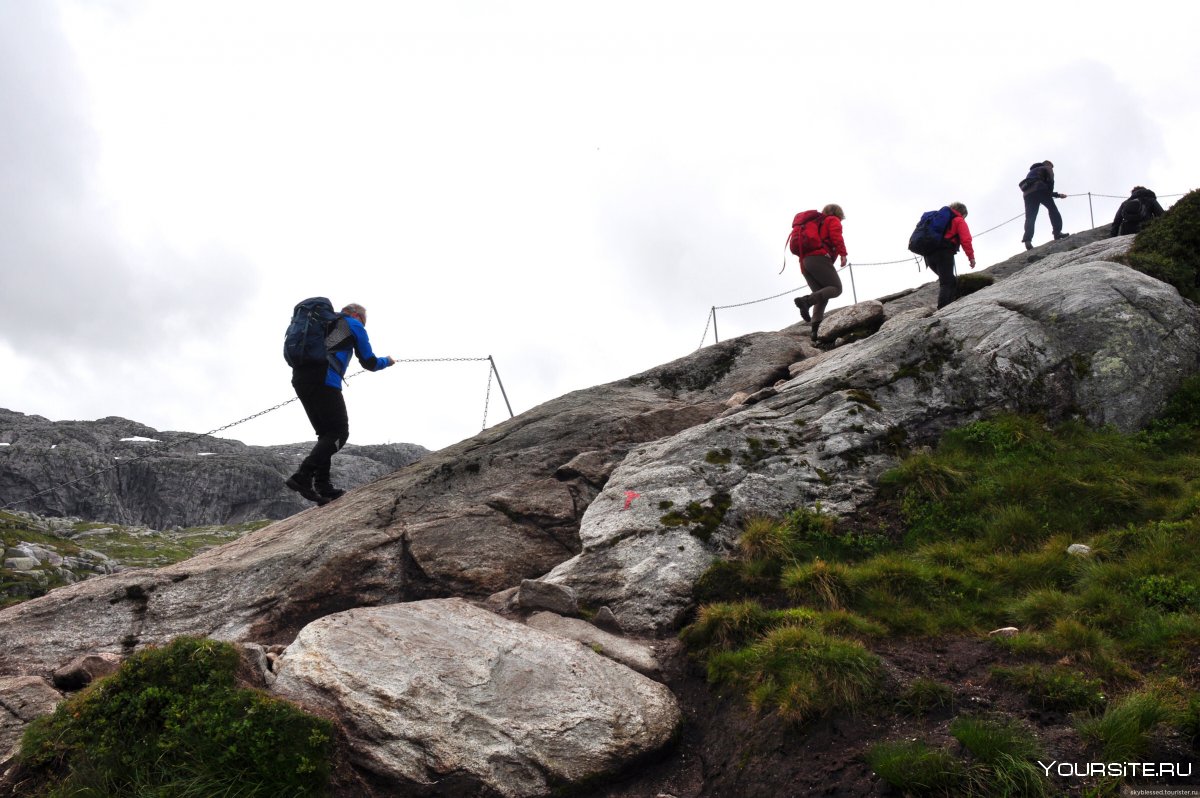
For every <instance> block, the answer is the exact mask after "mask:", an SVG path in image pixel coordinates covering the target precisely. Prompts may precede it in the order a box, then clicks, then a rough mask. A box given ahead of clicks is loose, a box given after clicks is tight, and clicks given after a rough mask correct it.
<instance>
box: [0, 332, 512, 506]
mask: <svg viewBox="0 0 1200 798" xmlns="http://www.w3.org/2000/svg"><path fill="white" fill-rule="evenodd" d="M484 360H486V361H487V362H488V382H487V393H486V395H485V396H484V400H483V426H484V427H485V428H486V427H487V416H488V404H489V402H490V399H491V394H492V375H493V374H495V375H496V382H497V383H498V384H499V385H500V391H501V393H504V384H503V383H501V382H500V374H499V372H498V371H496V361H495V360H493V359H492V356H491V355H488V356H487V357H419V358H395V362H396V363H464V362H471V363H478V362H481V361H484ZM365 372H366V369H360V370H358V371H356V372H354V373H353V374H349V375H347V376H345V377H343V381H344V382H349V381H350V380H352V379H354V378H355V377H357V376H358V375H359V374H364V373H365ZM298 401H300V399H299V397H296V396H293V397H292V398H291V399H287V400H285V401H282V402H280V403H279V404H277V405H274V406H272V407H268V408H267V409H266V410H260V411H258V412H257V413H254V414H253V415H249V416H246V417H245V418H240V419H238V420H237V421H232V422H230V423H228V424H226V425H225V426H223V427H217V428H216V429H214V430H210V431H208V432H199V433H195V434H193V435H187V436H185V437H183V438H180V439H179V440H177V441H174V442H172V443H169V444H166V445H165V446H160V447H156V448H155V450H154V451H153V452H147V453H145V454H141V455H138V456H136V457H131V458H130V459H128V460H124V461H122V462H119V463H114V464H113V465H111V466H108V467H107V468H100V469H97V470H95V471H92V472H90V473H88V474H84V475H82V476H79V477H76V478H75V479H71V480H68V481H66V482H60V483H58V484H56V485H53V486H51V487H49V488H46V489H45V490H41V491H38V492H37V493H34V494H31V495H29V496H25V497H24V498H21V499H15V500H13V501H10V502H8V503H6V504H3V505H0V510H7V509H9V508H10V507H15V506H17V505H18V504H25V503H27V502H31V501H33V500H34V499H39V498H41V497H42V496H45V495H47V494H49V493H53V492H54V491H56V490H61V489H62V488H67V487H70V486H71V485H75V484H78V483H80V482H84V481H86V480H89V479H92V478H93V477H98V476H100V475H102V474H107V473H109V472H110V471H116V470H117V469H119V468H121V467H122V466H129V465H132V464H133V463H137V462H139V461H142V460H148V459H150V458H152V457H159V456H161V455H162V453H163V452H165V451H169V450H171V449H174V448H176V447H178V446H182V445H183V444H185V443H191V442H193V441H197V440H200V439H201V438H210V437H212V436H214V435H216V434H217V433H220V432H224V431H225V430H228V429H232V428H233V427H236V426H238V425H239V424H245V423H246V422H247V421H253V420H254V419H256V418H260V417H262V416H265V415H267V414H268V413H273V412H275V411H276V410H278V409H280V408H281V407H286V406H288V405H290V404H291V403H292V402H298ZM504 402H505V404H506V405H508V414H509V417H510V418H511V417H512V415H513V412H512V405H509V404H508V394H507V393H505V394H504Z"/></svg>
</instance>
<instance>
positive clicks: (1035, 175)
mask: <svg viewBox="0 0 1200 798" xmlns="http://www.w3.org/2000/svg"><path fill="white" fill-rule="evenodd" d="M1018 186H1019V187H1020V189H1021V193H1022V194H1024V195H1025V236H1024V237H1023V238H1022V239H1021V243H1023V244H1024V245H1025V249H1033V224H1034V222H1036V221H1037V215H1038V207H1039V206H1041V205H1045V206H1046V213H1048V214H1050V226H1051V227H1052V228H1053V232H1054V240H1055V241H1057V240H1058V239H1060V238H1066V237H1067V236H1069V235H1070V233H1064V232H1063V231H1062V214H1060V213H1059V212H1058V206H1057V205H1055V204H1054V198H1055V197H1058V198H1059V199H1065V198H1066V196H1067V195H1066V194H1058V193H1056V192H1055V191H1054V164H1052V163H1050V162H1049V161H1042V162H1041V163H1035V164H1033V165H1032V166H1030V167H1029V174H1028V175H1026V176H1025V179H1024V180H1022V181H1021V182H1020V183H1019V184H1018Z"/></svg>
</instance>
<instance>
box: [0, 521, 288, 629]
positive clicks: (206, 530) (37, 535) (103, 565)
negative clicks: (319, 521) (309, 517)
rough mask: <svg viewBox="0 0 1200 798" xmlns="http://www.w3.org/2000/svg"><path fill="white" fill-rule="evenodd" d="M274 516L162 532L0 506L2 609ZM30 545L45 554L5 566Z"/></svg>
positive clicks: (160, 561) (199, 546) (199, 547)
mask: <svg viewBox="0 0 1200 798" xmlns="http://www.w3.org/2000/svg"><path fill="white" fill-rule="evenodd" d="M269 523H271V522H270V521H266V520H264V521H252V522H246V523H242V524H228V525H220V526H218V525H210V526H200V527H190V528H188V529H174V530H168V531H159V530H154V529H147V528H145V527H129V526H122V525H120V524H102V523H98V522H94V521H77V522H74V523H72V522H71V521H69V520H64V519H50V518H39V517H37V516H33V515H29V514H25V513H10V512H4V511H0V555H2V556H0V608H3V607H7V606H9V605H12V604H18V603H20V602H22V601H25V600H27V599H31V598H37V597H38V596H42V595H45V594H46V593H47V592H49V591H51V590H53V589H54V588H56V587H62V586H63V585H67V584H71V583H72V582H77V581H80V580H82V579H88V578H90V577H92V576H95V575H97V574H102V573H108V572H111V571H113V570H115V569H118V568H121V567H127V568H154V567H158V566H162V565H170V564H171V563H175V562H179V561H180V560H186V559H187V558H188V557H191V556H193V555H195V554H198V553H199V552H201V551H204V550H205V549H209V548H212V547H214V546H219V545H221V544H224V543H228V542H229V541H231V540H236V539H237V538H240V537H242V536H243V535H246V534H249V533H250V532H253V531H254V530H256V529H261V528H262V527H264V526H266V525H267V524H269ZM30 547H34V548H36V549H40V550H42V551H44V552H46V553H47V555H48V556H45V557H43V559H41V560H39V561H38V563H37V564H36V565H35V566H34V567H32V568H27V569H24V570H20V569H16V568H9V567H4V566H5V563H6V561H7V560H9V559H12V558H14V557H21V556H23V555H22V553H21V552H22V549H25V550H28V549H29V548H30Z"/></svg>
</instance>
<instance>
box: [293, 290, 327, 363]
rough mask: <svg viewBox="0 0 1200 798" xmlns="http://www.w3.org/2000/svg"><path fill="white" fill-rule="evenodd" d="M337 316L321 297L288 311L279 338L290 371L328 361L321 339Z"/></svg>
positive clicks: (322, 339) (323, 339)
mask: <svg viewBox="0 0 1200 798" xmlns="http://www.w3.org/2000/svg"><path fill="white" fill-rule="evenodd" d="M340 315H341V314H339V313H337V312H336V311H335V310H334V309H333V303H332V302H330V301H329V300H328V299H326V298H325V297H323V296H315V297H312V298H311V299H306V300H304V301H303V302H301V303H300V304H298V305H296V307H295V309H294V310H293V311H292V321H291V323H290V324H288V328H287V333H285V334H284V336H283V359H284V360H286V361H287V364H288V365H289V366H291V367H292V368H297V367H299V366H306V365H313V364H315V363H326V362H328V357H329V355H328V351H327V349H326V347H325V336H326V335H327V334H328V333H329V330H330V328H331V327H332V326H333V324H334V323H335V322H336V321H337V320H338V318H339V317H340Z"/></svg>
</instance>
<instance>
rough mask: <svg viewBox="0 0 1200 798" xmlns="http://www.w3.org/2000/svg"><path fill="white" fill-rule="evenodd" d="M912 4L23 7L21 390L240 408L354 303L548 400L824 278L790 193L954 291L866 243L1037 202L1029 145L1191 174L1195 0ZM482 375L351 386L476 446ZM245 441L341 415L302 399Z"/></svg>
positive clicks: (249, 1) (998, 235) (1063, 167)
mask: <svg viewBox="0 0 1200 798" xmlns="http://www.w3.org/2000/svg"><path fill="white" fill-rule="evenodd" d="M981 6H982V7H984V8H986V9H987V10H978V9H979V8H980V7H981ZM920 8H921V9H922V10H918V8H917V7H916V6H913V5H912V4H910V3H882V2H881V3H856V2H850V1H847V2H843V3H840V4H815V3H798V2H795V0H785V1H784V2H754V0H744V1H743V2H740V3H737V4H733V3H715V2H695V1H694V0H693V2H652V1H651V0H637V2H624V1H623V0H619V1H617V2H613V1H612V0H606V2H603V3H586V4H585V3H580V2H571V1H570V0H546V1H545V2H505V1H504V0H479V2H456V1H454V0H439V2H401V1H400V0H386V1H385V0H380V1H379V2H355V1H354V0H348V1H347V2H339V3H332V2H324V3H317V2H297V1H296V0H286V2H285V1H284V0H280V1H279V2H259V1H257V0H236V1H229V2H227V1H226V0H202V2H201V1H199V0H198V1H196V2H193V1H192V0H160V1H159V2H149V1H148V0H147V1H146V2H139V1H138V0H112V1H111V2H100V0H79V1H78V2H76V1H74V0H3V2H0V107H2V108H4V109H5V113H4V117H5V118H4V121H3V123H0V269H2V271H0V299H2V301H3V306H4V311H3V313H0V374H3V379H2V380H0V407H6V408H8V409H11V410H16V411H20V412H23V413H30V414H37V415H42V416H46V417H48V418H51V419H55V420H59V419H92V418H99V417H103V416H109V415H117V416H123V417H126V418H130V419H134V420H136V421H140V422H142V423H145V424H148V425H150V426H152V427H155V428H157V429H161V430H183V431H192V432H204V431H207V430H211V429H215V428H217V427H220V426H223V425H225V424H227V423H229V422H232V421H235V420H237V419H240V418H243V417H245V416H248V415H251V414H253V413H256V412H258V411H260V410H264V409H266V408H268V407H271V406H272V405H275V404H277V403H279V402H282V401H284V400H286V399H288V398H289V397H291V396H292V393H291V388H290V385H289V378H290V370H289V369H288V368H287V366H286V365H285V364H284V362H283V359H282V356H281V345H282V338H283V330H284V328H285V327H286V325H287V322H288V319H289V317H290V314H291V309H292V306H293V305H294V304H295V303H296V302H297V301H299V300H300V299H303V298H305V297H308V296H313V295H324V296H328V297H330V298H331V299H332V300H333V302H334V303H335V304H336V305H338V306H339V307H340V306H341V305H343V304H346V303H349V302H359V303H362V304H363V305H365V306H366V307H367V308H368V311H369V320H368V331H369V332H370V335H371V340H372V342H373V344H374V345H375V348H376V351H377V353H379V354H390V355H393V356H395V357H397V358H413V359H417V358H443V357H444V358H481V357H487V356H488V355H491V356H493V357H494V358H495V362H496V364H497V366H498V368H499V373H500V377H501V378H502V379H503V382H504V387H505V388H506V389H507V392H508V396H509V398H510V400H511V402H512V405H513V409H514V410H515V411H516V412H517V413H520V412H522V411H524V410H527V409H529V408H531V407H533V406H535V405H537V404H539V403H541V402H544V401H546V400H549V399H552V398H554V397H556V396H559V395H561V394H564V393H566V392H568V391H572V390H576V389H581V388H587V387H590V386H592V385H596V384H600V383H604V382H608V381H611V380H615V379H620V378H622V377H625V376H628V375H631V374H634V373H636V372H639V371H642V370H644V369H647V368H650V367H652V366H655V365H658V364H660V363H663V362H667V361H669V360H672V359H674V358H676V357H680V356H683V355H686V354H688V353H690V352H692V351H694V350H695V349H696V348H697V347H698V346H699V345H700V343H701V336H702V334H704V333H705V328H706V322H707V320H708V314H709V309H710V308H711V307H712V306H714V305H732V304H737V303H742V302H747V301H750V300H755V299H760V298H763V297H768V296H771V295H774V294H778V293H780V292H783V291H787V290H789V289H790V288H797V287H799V286H801V285H802V284H803V280H802V278H801V276H800V272H799V268H798V266H797V264H796V260H795V258H793V257H789V258H788V266H787V270H786V271H785V272H784V273H783V274H779V270H780V266H781V265H782V261H783V252H784V240H785V238H786V236H787V233H788V231H789V229H790V224H791V218H792V215H793V214H795V213H796V212H798V211H801V210H805V209H807V208H812V207H817V208H819V207H820V206H822V205H824V204H826V203H829V202H837V203H840V204H841V205H842V206H843V207H844V209H845V211H846V214H847V218H846V223H845V233H846V240H847V245H848V248H849V250H850V260H851V262H852V263H859V264H863V265H861V266H859V267H857V268H855V269H854V277H855V284H856V288H857V292H858V297H859V299H866V298H871V297H877V296H881V295H883V294H886V293H890V292H892V291H895V290H898V289H900V288H904V287H908V286H912V285H918V284H920V283H924V282H928V281H929V279H930V277H929V272H925V271H921V272H918V271H917V269H916V267H915V265H914V264H913V263H912V262H911V261H908V262H906V263H902V264H892V265H887V266H869V265H866V264H870V263H876V262H880V261H894V260H898V259H902V258H905V257H908V253H907V251H906V249H905V243H906V241H907V238H908V234H909V232H911V229H912V227H913V225H914V224H915V222H916V219H917V217H918V216H919V215H920V213H921V212H922V211H923V210H927V209H929V208H932V207H938V206H940V205H943V204H946V203H948V202H951V201H953V200H960V201H962V202H965V203H966V204H967V206H968V207H969V209H970V215H969V219H968V221H969V223H970V224H971V226H972V229H973V230H974V231H975V232H976V233H980V232H982V231H984V230H986V229H987V228H989V227H992V226H994V225H998V224H1001V223H1002V222H1006V221H1008V220H1009V219H1011V218H1012V217H1014V216H1017V215H1019V214H1021V212H1022V206H1021V197H1020V192H1019V191H1018V189H1017V188H1016V183H1017V181H1018V180H1020V179H1021V178H1022V177H1024V175H1025V172H1026V170H1027V169H1028V167H1029V165H1030V164H1031V163H1032V162H1034V161H1041V160H1044V159H1047V158H1048V159H1051V160H1053V161H1054V162H1055V165H1056V172H1057V176H1058V186H1057V188H1058V190H1060V191H1063V192H1064V193H1068V194H1084V195H1086V194H1087V192H1092V193H1093V194H1101V195H1103V194H1112V195H1125V194H1127V193H1128V191H1129V189H1130V188H1131V187H1132V186H1133V185H1135V184H1139V183H1140V184H1145V185H1147V186H1149V187H1151V188H1152V189H1154V190H1155V191H1157V192H1159V194H1160V195H1164V194H1171V193H1180V192H1185V191H1187V190H1189V189H1191V188H1195V187H1196V183H1197V179H1196V176H1197V175H1198V174H1200V145H1198V144H1197V142H1198V141H1200V96H1198V95H1200V84H1198V83H1197V81H1196V76H1197V75H1198V74H1200V54H1198V51H1197V48H1196V47H1195V42H1194V38H1195V31H1196V29H1197V23H1198V22H1200V11H1197V10H1196V9H1197V7H1196V6H1191V5H1190V4H1186V3H1179V4H1171V5H1170V6H1169V8H1170V10H1168V6H1167V5H1166V4H1144V5H1143V6H1141V7H1138V8H1139V9H1144V10H1145V13H1144V14H1143V15H1141V16H1139V15H1138V14H1137V13H1136V12H1134V11H1131V10H1130V8H1131V7H1130V6H1129V4H1128V3H1125V2H1121V3H1089V4H1086V5H1080V4H1065V3H1063V4H1051V3H1044V2H1038V3H1033V2H1019V1H1016V2H1013V1H1010V2H1005V3H986V4H979V3H975V4H971V3H962V4H957V5H946V6H943V7H942V12H941V14H940V19H938V20H936V21H935V20H934V19H932V18H931V16H930V10H931V9H932V8H933V7H932V6H922V7H920ZM1173 200H1174V198H1170V199H1167V200H1165V201H1164V204H1168V203H1169V202H1171V201H1173ZM1118 202H1119V200H1116V199H1110V198H1106V197H1095V198H1093V200H1092V209H1093V211H1094V218H1095V222H1096V224H1104V223H1107V222H1109V221H1111V218H1112V215H1113V213H1114V212H1115V208H1116V205H1117V204H1118ZM1059 205H1060V207H1061V208H1062V210H1063V215H1064V217H1065V219H1066V229H1067V230H1068V231H1071V230H1080V229H1085V228H1088V227H1091V226H1092V220H1091V219H1092V217H1091V216H1090V215H1089V201H1088V197H1087V196H1075V197H1071V198H1070V199H1067V200H1060V201H1059ZM1020 224H1021V222H1020V220H1017V221H1014V222H1011V223H1009V224H1007V225H1006V226H1004V227H1002V228H1000V229H998V230H995V231H994V232H991V233H988V234H986V235H983V236H980V238H979V240H978V242H977V244H976V252H977V257H978V260H979V264H980V266H986V265H989V264H991V263H994V262H996V261H998V260H1001V259H1004V258H1007V257H1009V256H1011V255H1013V254H1015V253H1016V252H1017V251H1018V250H1019V249H1020V246H1021V245H1020V238H1021V227H1020ZM1049 233H1050V231H1049V225H1048V222H1047V221H1046V219H1045V216H1044V214H1043V216H1042V218H1041V219H1039V225H1038V231H1037V234H1036V236H1035V243H1043V242H1044V241H1045V240H1047V239H1048V238H1049ZM959 268H960V271H961V270H964V269H965V268H966V264H965V259H964V258H962V256H960V257H959ZM847 278H848V275H846V274H845V273H843V279H844V280H845V282H846V291H845V294H844V295H843V297H841V298H840V299H839V300H835V303H834V305H835V306H837V305H841V304H848V303H850V302H851V301H852V297H851V290H850V285H849V280H848V279H847ZM796 293H799V292H796ZM793 295H794V294H793ZM791 296H792V295H789V296H785V297H782V298H779V299H775V300H772V301H770V302H763V303H759V304H755V305H749V306H746V307H742V308H735V309H728V310H720V311H718V315H717V320H718V330H719V333H720V336H721V338H722V339H726V338H729V337H733V336H735V335H739V334H743V333H747V332H752V331H755V330H773V329H779V328H781V327H784V326H786V325H788V324H792V323H794V322H796V321H798V320H799V319H798V314H797V312H796V309H795V307H794V306H793V305H792V302H791ZM712 341H713V333H712V330H711V328H710V329H709V330H708V332H707V335H706V338H705V343H706V344H711V343H712ZM352 370H357V366H354V368H353V369H352ZM487 389H488V364H487V363H486V362H479V361H462V362H448V363H401V364H399V365H397V366H396V367H394V368H392V369H389V370H387V371H384V372H382V373H379V374H365V375H362V376H359V377H356V378H355V379H353V380H352V381H351V382H350V384H349V387H348V389H347V393H346V399H347V402H348V404H349V407H350V421H351V424H350V426H351V442H355V443H381V442H387V441H393V442H398V441H405V442H413V443H419V444H422V445H424V446H428V447H429V448H433V449H436V448H440V447H442V446H445V445H448V444H450V443H453V442H456V441H458V440H460V439H462V438H465V437H469V436H471V435H473V434H475V433H476V432H478V431H479V429H480V427H481V425H482V423H483V420H484V402H485V395H486V392H487ZM506 417H507V411H506V409H505V408H504V403H503V400H502V399H501V398H500V396H499V393H498V390H497V388H496V386H495V384H493V385H492V394H491V402H490V407H489V411H488V416H487V421H488V424H489V425H491V424H493V423H497V422H499V421H501V420H503V419H504V418H506ZM0 432H2V431H0ZM224 434H225V435H226V436H227V437H232V438H236V439H238V440H242V441H245V442H247V443H258V444H266V443H290V442H295V441H303V440H307V439H310V438H311V437H312V431H311V428H310V427H309V426H308V422H307V420H306V419H305V417H304V414H303V411H302V410H301V408H300V407H299V405H298V403H294V404H291V405H288V406H287V407H284V408H282V409H280V410H277V411H275V412H273V413H270V414H268V415H266V416H263V417H262V418H259V419H256V420H253V421H250V422H248V423H246V424H243V425H240V426H238V427H235V428H233V429H231V430H229V431H228V432H227V433H224Z"/></svg>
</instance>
